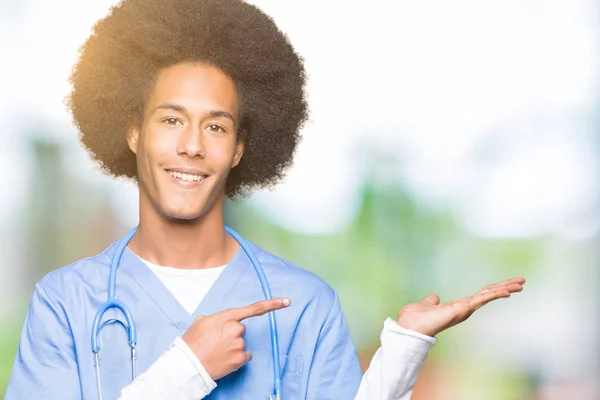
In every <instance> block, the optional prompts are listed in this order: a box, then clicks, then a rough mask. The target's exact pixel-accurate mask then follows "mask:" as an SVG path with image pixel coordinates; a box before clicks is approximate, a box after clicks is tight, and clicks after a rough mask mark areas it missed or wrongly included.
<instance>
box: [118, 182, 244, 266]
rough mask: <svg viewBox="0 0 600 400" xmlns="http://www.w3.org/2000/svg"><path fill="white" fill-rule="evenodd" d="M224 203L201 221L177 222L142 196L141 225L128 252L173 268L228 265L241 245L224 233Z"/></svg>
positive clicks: (212, 209) (214, 208)
mask: <svg viewBox="0 0 600 400" xmlns="http://www.w3.org/2000/svg"><path fill="white" fill-rule="evenodd" d="M223 200H224V199H220V200H219V201H217V202H216V203H215V205H214V206H213V207H212V208H211V209H210V210H209V211H208V212H207V213H206V214H204V215H202V216H201V217H200V218H198V219H195V220H189V221H187V220H175V219H170V218H168V217H166V216H165V215H164V214H162V213H161V212H160V211H159V210H157V209H156V208H155V207H154V205H153V204H151V202H150V201H149V199H147V198H146V196H144V195H143V194H142V193H140V224H139V227H138V230H137V232H136V233H135V236H134V237H133V239H132V240H131V242H130V243H129V246H128V247H129V249H130V250H131V251H133V252H134V253H136V254H137V255H138V256H140V257H141V258H143V259H145V260H148V261H150V262H151V263H154V264H158V265H165V266H170V267H173V268H182V269H201V268H214V267H218V266H222V265H225V264H227V263H228V262H229V260H231V258H233V256H234V255H235V253H236V252H237V251H238V248H239V245H238V243H237V242H236V241H235V239H233V238H232V237H231V236H229V234H228V233H227V231H225V225H224V220H223Z"/></svg>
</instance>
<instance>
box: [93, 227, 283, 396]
mask: <svg viewBox="0 0 600 400" xmlns="http://www.w3.org/2000/svg"><path fill="white" fill-rule="evenodd" d="M225 230H226V231H227V232H228V233H229V234H230V235H231V236H232V237H233V238H234V239H235V240H236V241H237V242H238V243H239V245H240V246H241V247H242V249H243V250H244V252H245V253H246V255H247V256H248V258H249V259H250V262H251V263H252V266H253V267H254V270H255V271H256V274H257V275H258V279H259V280H260V285H261V287H262V291H263V294H264V296H265V299H267V300H270V299H271V298H272V296H271V288H270V287H269V282H268V281H267V277H266V276H265V272H264V271H263V268H262V266H261V264H260V262H259V261H258V259H257V258H256V255H255V254H254V252H253V251H252V249H251V248H250V246H249V245H248V243H247V242H246V241H245V240H244V238H242V237H241V236H240V235H239V234H238V233H237V232H236V231H234V230H233V229H231V228H230V227H228V226H225ZM136 231H137V227H135V228H133V229H132V230H131V231H130V232H129V233H128V234H127V235H126V236H125V237H124V238H123V239H121V240H120V241H119V244H118V246H117V250H116V252H115V254H114V256H113V258H112V260H111V263H110V274H109V277H108V300H107V301H106V303H104V305H102V307H100V309H99V310H98V313H97V314H96V317H94V323H93V325H92V352H93V353H94V369H95V370H96V385H97V386H98V397H99V399H100V400H102V385H101V383H100V361H99V353H100V345H99V342H98V336H99V334H100V331H101V330H102V328H103V327H104V325H105V324H106V323H107V322H109V321H105V322H104V323H103V324H102V325H100V320H101V319H102V316H103V315H104V313H105V312H106V311H107V310H108V309H110V308H118V309H119V310H121V312H122V313H123V315H124V316H125V321H126V322H127V326H125V329H127V335H128V341H129V346H130V347H131V379H132V380H133V379H135V376H136V374H135V364H136V359H137V356H136V343H137V334H136V329H135V324H134V322H133V317H132V316H131V311H129V308H127V306H126V305H125V303H123V302H122V301H121V300H118V299H116V298H115V289H116V286H117V268H118V267H119V262H120V261H121V257H122V256H123V252H124V251H125V248H126V247H127V244H128V243H129V241H130V240H131V238H133V235H134V234H135V232H136ZM268 314H269V325H270V331H271V351H272V353H273V354H272V357H273V374H274V393H273V394H272V395H270V396H269V398H268V400H280V399H281V371H280V370H281V363H280V360H279V338H278V334H277V323H276V321H275V313H274V312H269V313H268Z"/></svg>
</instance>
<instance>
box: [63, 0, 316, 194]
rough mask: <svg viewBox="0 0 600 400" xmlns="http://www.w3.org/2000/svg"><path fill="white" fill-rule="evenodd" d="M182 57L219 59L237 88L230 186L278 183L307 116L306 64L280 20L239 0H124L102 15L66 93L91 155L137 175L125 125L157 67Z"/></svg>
mask: <svg viewBox="0 0 600 400" xmlns="http://www.w3.org/2000/svg"><path fill="white" fill-rule="evenodd" d="M183 62H197V63H203V64H209V65H214V66H216V67H218V68H219V69H221V70H222V71H223V72H225V73H226V74H227V75H228V76H229V77H230V78H231V79H232V80H233V82H234V83H235V85H236V88H237V92H238V102H239V107H240V119H239V121H240V123H239V129H238V135H239V138H240V139H242V140H244V141H245V151H244V156H243V157H242V160H241V161H240V164H239V165H238V166H237V167H236V168H234V169H232V170H231V172H230V175H229V177H228V180H227V185H226V189H225V191H226V194H227V195H228V196H230V197H235V196H237V195H244V194H247V193H248V192H249V190H250V189H253V188H258V187H271V186H273V185H274V184H276V183H277V182H278V181H279V180H280V179H281V178H282V177H283V175H284V173H285V170H286V169H287V168H288V167H289V166H290V165H291V163H292V159H293V156H294V152H295V149H296V146H297V143H298V141H299V129H300V128H301V126H302V124H303V123H304V122H305V120H306V118H307V106H306V100H305V94H304V83H305V72H304V67H303V64H302V60H301V59H300V57H299V56H298V55H297V54H296V53H295V52H294V49H293V48H292V46H291V44H290V42H289V40H288V39H287V37H286V35H285V34H283V33H282V32H281V31H279V29H278V28H277V26H276V25H275V23H274V22H273V20H272V19H271V18H270V17H269V16H267V15H266V14H264V13H263V12H262V11H260V10H259V9H258V8H256V7H254V6H252V5H249V4H247V3H244V2H243V1H240V0H124V1H122V2H121V3H119V4H118V5H117V6H115V7H113V8H112V9H111V11H110V13H109V15H108V16H107V17H106V18H104V19H101V20H100V21H98V22H97V23H96V24H95V26H94V28H93V32H92V34H91V36H90V37H89V38H88V40H87V41H86V42H85V43H84V45H83V46H82V48H81V51H80V55H79V59H78V61H77V63H76V64H75V66H74V67H73V71H72V74H71V78H70V82H71V84H72V91H71V93H70V95H69V96H68V98H67V105H68V107H69V109H70V111H71V113H72V116H73V120H74V122H75V124H76V125H77V128H78V129H79V131H80V139H81V142H82V144H83V146H84V147H85V148H87V150H88V151H89V152H90V153H91V156H92V158H93V159H94V160H95V161H96V162H98V163H99V164H100V166H101V168H102V169H103V170H104V171H105V172H107V173H109V174H111V175H113V176H116V177H119V176H125V177H129V178H133V179H137V167H136V160H135V154H134V153H133V152H131V150H130V149H129V147H128V146H127V138H126V136H127V129H128V127H129V125H130V124H131V123H132V122H134V123H138V124H139V123H141V121H142V118H143V111H144V106H145V103H146V100H147V98H148V96H149V95H150V91H151V90H152V88H153V87H154V84H155V82H156V77H157V75H158V73H159V72H160V71H161V70H162V69H164V68H166V67H169V66H172V65H175V64H179V63H183Z"/></svg>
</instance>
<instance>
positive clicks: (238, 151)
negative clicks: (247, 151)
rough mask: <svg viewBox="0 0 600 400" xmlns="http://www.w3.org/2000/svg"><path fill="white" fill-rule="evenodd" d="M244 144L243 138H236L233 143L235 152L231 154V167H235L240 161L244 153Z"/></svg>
mask: <svg viewBox="0 0 600 400" xmlns="http://www.w3.org/2000/svg"><path fill="white" fill-rule="evenodd" d="M244 146H245V143H244V141H243V140H238V141H237V143H236V144H235V154H234V155H233V164H232V165H231V168H234V167H236V166H237V165H238V164H239V163H240V160H241V159H242V155H243V154H244Z"/></svg>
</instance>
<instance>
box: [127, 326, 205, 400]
mask: <svg viewBox="0 0 600 400" xmlns="http://www.w3.org/2000/svg"><path fill="white" fill-rule="evenodd" d="M216 386H217V384H216V383H215V382H214V381H213V380H212V379H211V378H210V376H209V375H208V373H207V372H206V370H205V369H204V367H203V366H202V363H200V360H198V357H196V355H195V354H194V353H193V352H192V350H191V349H190V347H189V346H188V345H187V343H185V342H184V341H183V340H182V339H181V338H179V337H178V338H176V339H175V341H174V342H173V344H172V345H171V348H170V349H169V350H167V351H166V352H165V353H163V355H162V356H160V357H159V358H158V360H156V361H155V362H154V363H153V364H152V365H151V366H150V368H148V370H147V371H146V372H144V373H143V374H141V375H139V376H138V377H136V378H135V380H134V381H133V382H132V383H131V384H129V385H127V386H126V387H124V388H123V390H122V391H121V397H119V400H142V399H144V400H162V399H178V400H188V399H189V400H198V399H202V398H204V397H206V396H208V394H209V393H210V392H211V391H212V390H213V389H214V388H215V387H216Z"/></svg>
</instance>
